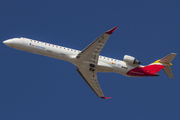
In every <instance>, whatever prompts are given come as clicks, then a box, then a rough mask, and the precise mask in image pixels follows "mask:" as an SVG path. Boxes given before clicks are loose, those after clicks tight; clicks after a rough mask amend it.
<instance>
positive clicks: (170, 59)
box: [159, 53, 177, 63]
mask: <svg viewBox="0 0 180 120" xmlns="http://www.w3.org/2000/svg"><path fill="white" fill-rule="evenodd" d="M176 55H177V54H176V53H171V54H169V55H167V56H166V57H164V58H162V59H161V60H160V61H159V62H161V63H171V61H172V60H173V59H174V57H175V56H176Z"/></svg>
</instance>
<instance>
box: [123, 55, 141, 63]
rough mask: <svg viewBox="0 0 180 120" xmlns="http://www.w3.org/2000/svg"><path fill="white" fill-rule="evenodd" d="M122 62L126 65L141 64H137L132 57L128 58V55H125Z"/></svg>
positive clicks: (137, 61)
mask: <svg viewBox="0 0 180 120" xmlns="http://www.w3.org/2000/svg"><path fill="white" fill-rule="evenodd" d="M123 61H124V62H126V63H128V64H141V62H139V60H137V59H135V58H134V57H132V56H129V55H125V56H124V59H123Z"/></svg>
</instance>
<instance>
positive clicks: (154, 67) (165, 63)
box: [142, 53, 177, 78]
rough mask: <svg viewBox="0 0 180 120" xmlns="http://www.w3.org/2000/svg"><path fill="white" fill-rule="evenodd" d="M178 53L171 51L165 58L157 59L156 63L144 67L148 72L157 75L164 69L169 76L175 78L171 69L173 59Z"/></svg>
mask: <svg viewBox="0 0 180 120" xmlns="http://www.w3.org/2000/svg"><path fill="white" fill-rule="evenodd" d="M176 55H177V54H176V53H171V54H169V55H167V56H165V57H164V58H162V59H160V60H157V61H155V62H154V63H152V64H150V65H147V66H144V67H142V69H143V70H144V71H147V72H148V73H153V74H154V75H155V76H159V74H158V72H159V71H160V70H161V69H163V70H164V72H165V73H166V75H167V76H168V77H169V78H174V76H173V73H172V70H171V65H172V64H171V61H172V60H173V59H174V57H175V56H176Z"/></svg>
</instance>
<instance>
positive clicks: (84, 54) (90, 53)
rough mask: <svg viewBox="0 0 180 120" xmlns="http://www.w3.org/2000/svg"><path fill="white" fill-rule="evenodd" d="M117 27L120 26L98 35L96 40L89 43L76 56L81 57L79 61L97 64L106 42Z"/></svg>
mask: <svg viewBox="0 0 180 120" xmlns="http://www.w3.org/2000/svg"><path fill="white" fill-rule="evenodd" d="M117 27H118V26H116V27H114V28H112V29H111V30H109V31H107V32H105V33H103V34H102V35H101V36H100V37H98V38H97V39H96V40H95V41H93V42H92V43H91V44H90V45H88V46H87V47H86V48H85V49H84V50H82V51H81V52H80V53H79V54H78V55H77V56H76V58H77V59H79V61H89V62H90V63H93V64H97V62H98V59H99V54H100V52H101V50H102V49H103V47H104V45H105V44H106V41H107V40H108V38H109V36H110V35H111V34H112V33H113V32H114V31H115V30H116V28H117Z"/></svg>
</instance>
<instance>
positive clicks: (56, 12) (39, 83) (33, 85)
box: [0, 0, 180, 120]
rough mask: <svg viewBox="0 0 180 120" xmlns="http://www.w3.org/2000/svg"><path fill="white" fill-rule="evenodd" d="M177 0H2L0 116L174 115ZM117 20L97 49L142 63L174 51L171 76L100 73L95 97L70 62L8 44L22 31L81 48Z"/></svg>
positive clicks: (18, 119)
mask: <svg viewBox="0 0 180 120" xmlns="http://www.w3.org/2000/svg"><path fill="white" fill-rule="evenodd" d="M179 5H180V1H178V0H171V1H169V0H163V1H162V0H138V1H134V0H124V1H119V0H111V1H109V0H103V1H102V0H99V1H97V0H90V1H84V0H76V1H74V0H72V1H67V0H26V1H24V0H16V1H13V0H4V1H1V4H0V16H1V19H0V40H1V44H0V50H1V51H0V55H1V62H0V75H1V79H0V114H1V115H0V119H1V120H52V119H54V120H57V119H62V120H72V119H77V120H80V119H84V120H92V119H95V120H96V119H97V120H98V119H104V120H111V119H114V120H116V119H118V120H132V119H133V120H145V119H146V120H160V119H162V120H179V119H180V114H179V113H180V103H179V101H180V80H179V68H180V65H179V63H178V61H179V58H180V57H179V52H180V49H179V45H180V42H179V40H180V34H179V33H180V23H179V21H180V7H179ZM115 26H119V27H118V29H117V30H116V31H115V32H114V33H113V34H112V35H111V36H110V38H109V40H108V42H107V44H106V45H105V47H104V49H103V50H102V52H101V55H104V56H107V57H112V58H116V59H120V60H122V59H123V56H124V55H126V54H127V55H131V56H134V57H136V58H137V59H138V60H140V61H141V63H142V64H143V65H146V64H149V63H152V62H154V61H155V60H157V59H160V58H162V57H164V56H166V55H168V54H169V53H171V52H174V53H177V54H178V55H177V56H176V57H175V59H174V60H173V61H172V64H173V66H172V71H173V74H174V79H170V78H168V77H167V76H166V74H165V73H164V72H163V71H160V72H159V73H160V76H159V77H143V78H129V77H125V76H122V75H121V74H116V73H98V81H99V83H100V85H101V88H102V90H103V92H104V94H105V96H107V97H112V98H111V99H108V100H103V99H100V98H99V97H97V96H96V95H95V94H94V92H93V91H92V90H91V89H90V88H89V86H88V85H87V84H86V82H84V80H83V79H82V78H81V76H80V75H79V74H78V73H77V71H76V67H75V66H73V65H72V64H70V63H68V62H65V61H61V60H58V59H53V58H48V57H45V56H40V55H36V54H32V53H27V52H24V51H19V50H15V49H12V48H10V47H7V46H6V45H4V44H3V43H2V42H3V41H4V40H7V39H10V38H14V37H26V38H31V39H35V40H39V41H44V42H49V43H53V44H57V45H61V46H65V47H70V48H74V49H78V50H82V49H84V48H85V47H86V46H87V45H88V44H90V43H91V42H92V41H93V40H95V39H96V38H97V37H98V36H99V35H101V34H102V33H103V32H105V31H107V30H109V29H111V28H113V27H115Z"/></svg>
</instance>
